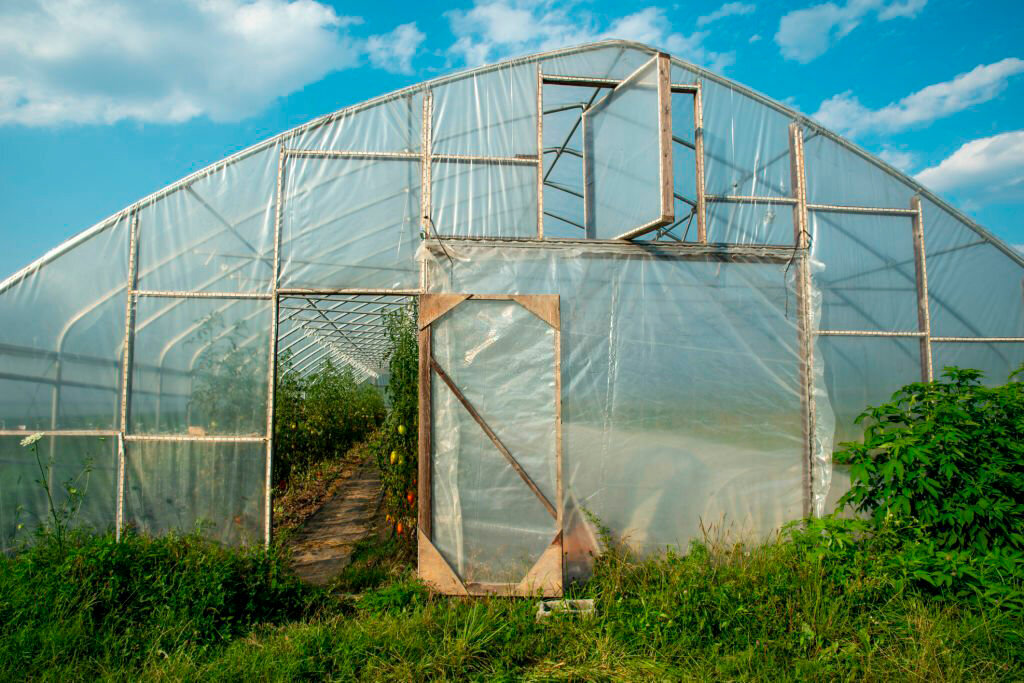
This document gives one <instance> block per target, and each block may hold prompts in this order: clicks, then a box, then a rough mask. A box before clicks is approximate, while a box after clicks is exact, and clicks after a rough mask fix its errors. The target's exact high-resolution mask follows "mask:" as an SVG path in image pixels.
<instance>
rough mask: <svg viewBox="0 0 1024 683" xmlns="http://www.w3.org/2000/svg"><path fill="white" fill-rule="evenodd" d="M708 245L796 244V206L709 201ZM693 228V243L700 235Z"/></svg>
mask: <svg viewBox="0 0 1024 683" xmlns="http://www.w3.org/2000/svg"><path fill="white" fill-rule="evenodd" d="M705 207H706V208H705V216H706V217H707V236H708V242H728V243H731V244H773V245H780V244H781V245H792V244H793V240H794V230H793V207H792V206H789V205H786V204H768V203H746V202H744V203H740V202H708V203H707V204H706V205H705ZM696 232H697V231H696V228H695V227H694V228H691V230H690V237H691V240H688V241H695V240H694V239H692V238H693V237H694V235H695V234H696Z"/></svg>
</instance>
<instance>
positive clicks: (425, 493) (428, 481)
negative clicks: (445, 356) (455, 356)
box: [416, 327, 434, 539]
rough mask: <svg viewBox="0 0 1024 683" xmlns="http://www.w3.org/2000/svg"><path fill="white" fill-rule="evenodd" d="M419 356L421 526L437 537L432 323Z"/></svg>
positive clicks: (424, 334)
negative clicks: (433, 523) (435, 526)
mask: <svg viewBox="0 0 1024 683" xmlns="http://www.w3.org/2000/svg"><path fill="white" fill-rule="evenodd" d="M419 341H420V344H419V346H420V358H419V385H420V386H419V399H420V401H419V453H418V455H419V457H418V463H417V468H418V469H417V475H416V477H417V485H416V491H417V495H418V498H419V500H418V501H417V503H418V504H417V517H416V519H417V527H418V528H419V530H420V533H421V534H422V535H424V536H426V538H428V539H430V538H433V537H434V535H433V528H432V520H433V508H432V507H431V504H432V497H431V492H432V490H433V489H432V486H433V481H432V476H433V460H432V458H433V454H432V448H433V445H432V443H431V439H432V437H433V430H432V426H431V414H432V412H433V411H432V409H431V386H430V381H431V372H430V353H431V351H430V327H426V328H424V329H422V330H420V340H419Z"/></svg>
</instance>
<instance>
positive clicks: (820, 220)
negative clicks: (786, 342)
mask: <svg viewBox="0 0 1024 683" xmlns="http://www.w3.org/2000/svg"><path fill="white" fill-rule="evenodd" d="M810 223H811V249H812V251H813V253H814V258H815V259H816V260H817V261H819V262H820V264H821V265H822V266H823V267H822V268H820V269H819V270H818V271H817V272H816V273H815V276H814V284H815V286H816V287H818V288H819V289H820V290H821V292H822V297H823V301H822V312H821V329H823V330H888V331H896V332H913V331H916V330H917V328H918V319H917V279H916V275H915V273H914V233H913V221H911V219H910V217H909V216H877V215H868V214H851V213H829V212H824V211H811V212H810Z"/></svg>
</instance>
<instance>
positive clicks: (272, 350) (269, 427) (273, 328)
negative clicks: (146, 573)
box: [263, 145, 287, 547]
mask: <svg viewBox="0 0 1024 683" xmlns="http://www.w3.org/2000/svg"><path fill="white" fill-rule="evenodd" d="M286 158H287V152H286V151H285V148H284V145H281V146H280V147H279V148H278V155H277V188H276V197H275V199H274V263H273V270H272V273H271V281H270V285H271V291H272V293H273V298H272V299H271V301H272V303H271V317H270V344H269V348H268V350H267V424H266V439H267V452H266V463H265V466H266V469H265V472H264V480H265V484H266V486H265V489H264V495H263V506H264V508H263V540H264V543H265V544H266V546H267V547H270V543H271V541H272V540H273V525H274V505H273V489H274V480H273V476H274V394H275V393H276V392H277V322H278V316H279V314H280V297H279V295H278V293H277V290H278V287H279V286H280V282H279V280H280V274H281V222H282V220H283V217H284V173H285V160H286Z"/></svg>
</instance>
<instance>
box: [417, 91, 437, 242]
mask: <svg viewBox="0 0 1024 683" xmlns="http://www.w3.org/2000/svg"><path fill="white" fill-rule="evenodd" d="M433 126H434V93H433V91H432V90H427V91H425V92H424V93H423V125H422V131H421V134H420V154H421V155H422V160H421V162H420V164H421V170H420V214H422V218H421V221H420V225H421V226H422V228H423V234H424V236H426V237H430V234H431V227H432V224H433V220H432V219H431V214H432V210H431V196H430V195H431V167H430V156H431V153H432V152H431V149H432V147H433Z"/></svg>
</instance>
